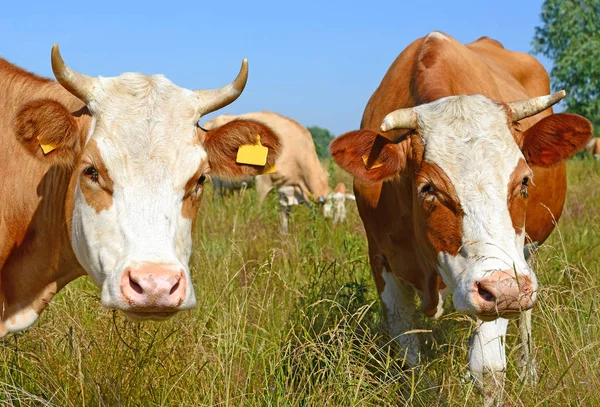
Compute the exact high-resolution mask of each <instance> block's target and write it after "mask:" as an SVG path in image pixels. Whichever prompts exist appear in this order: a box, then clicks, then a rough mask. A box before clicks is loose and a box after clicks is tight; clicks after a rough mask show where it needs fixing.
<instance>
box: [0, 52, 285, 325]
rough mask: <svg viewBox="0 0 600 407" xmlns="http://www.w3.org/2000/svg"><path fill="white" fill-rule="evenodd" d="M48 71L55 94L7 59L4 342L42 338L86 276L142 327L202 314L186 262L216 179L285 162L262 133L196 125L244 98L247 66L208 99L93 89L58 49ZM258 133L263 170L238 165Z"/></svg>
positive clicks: (1, 217) (0, 242) (0, 268)
mask: <svg viewBox="0 0 600 407" xmlns="http://www.w3.org/2000/svg"><path fill="white" fill-rule="evenodd" d="M51 63H52V70H53V72H54V76H55V77H56V79H57V81H58V83H57V82H56V81H53V80H50V79H46V78H42V77H39V76H36V75H34V74H32V73H29V72H27V71H25V70H23V69H21V68H19V67H17V66H15V65H13V64H11V63H9V62H7V61H6V60H4V59H0V95H2V97H1V98H0V140H1V145H2V151H1V152H0V191H1V193H2V198H1V199H2V204H1V205H0V276H1V284H0V302H1V307H2V312H1V314H0V335H5V334H7V333H9V332H15V331H20V330H23V329H26V328H27V327H29V326H31V325H32V324H33V323H34V322H35V321H36V320H37V319H38V317H39V315H40V313H41V312H42V311H43V310H44V309H45V308H46V307H47V305H48V302H49V301H50V300H51V298H52V297H53V296H54V295H55V294H56V293H57V292H58V291H59V290H60V289H61V288H63V287H64V286H65V285H66V284H68V283H69V282H70V281H72V280H73V279H75V278H77V277H79V276H82V275H84V274H87V275H88V276H89V277H91V279H92V280H93V281H94V283H95V284H96V285H97V286H98V287H99V289H100V292H101V295H100V297H101V303H102V304H103V305H104V306H106V307H109V308H112V309H117V310H120V311H122V312H123V313H124V314H125V315H126V316H127V317H128V318H130V319H132V320H136V321H143V320H159V321H160V320H164V319H166V318H168V317H170V316H172V315H174V314H175V313H177V312H178V311H181V310H185V309H189V308H192V307H194V305H195V303H196V299H195V294H194V290H193V286H192V281H191V279H190V268H189V265H188V262H189V259H190V254H191V252H192V236H193V235H194V222H195V218H196V213H197V211H198V208H199V205H200V201H201V198H202V191H203V188H204V181H205V179H206V178H207V176H208V175H209V173H212V174H217V175H219V176H221V177H224V178H228V179H229V178H231V179H236V178H242V177H249V176H255V175H257V174H260V173H261V172H262V171H263V170H264V168H267V167H270V166H272V165H274V163H275V160H276V157H277V154H278V152H279V149H280V143H279V140H278V138H277V135H276V134H275V133H273V131H271V130H270V129H269V128H268V127H266V126H264V125H263V124H261V123H258V122H254V121H248V120H247V121H242V120H241V121H236V122H234V123H231V124H229V125H225V126H222V127H220V128H218V129H215V130H213V131H204V130H202V129H200V128H199V126H198V122H199V119H200V117H202V116H203V115H205V114H207V113H210V112H212V111H215V110H217V109H220V108H222V107H224V106H226V105H228V104H230V103H231V102H233V101H234V100H236V99H237V98H238V96H239V95H240V94H241V93H242V91H243V89H244V87H245V85H246V81H247V78H248V63H247V61H246V60H245V59H244V60H243V61H242V66H241V69H240V72H239V74H238V76H237V77H236V79H235V80H234V81H233V82H232V83H230V84H229V85H227V86H225V87H223V88H219V89H210V90H188V89H184V88H180V87H178V86H176V85H174V84H173V83H172V82H171V81H169V80H168V79H167V78H165V77H164V76H162V75H153V76H146V75H142V74H139V73H124V74H122V75H120V76H117V77H91V76H87V75H85V74H82V73H78V72H76V71H74V70H72V69H71V68H69V66H67V64H65V62H64V60H63V58H62V56H61V54H60V51H59V48H58V45H56V44H55V45H54V46H53V48H52V52H51ZM257 134H260V135H261V136H262V138H261V142H262V145H263V146H264V147H265V148H267V149H268V152H267V158H266V164H265V165H264V166H261V165H252V163H246V164H238V163H236V156H237V150H238V147H239V146H240V145H244V144H253V143H255V142H256V135H257Z"/></svg>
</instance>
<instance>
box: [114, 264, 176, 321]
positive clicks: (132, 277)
mask: <svg viewBox="0 0 600 407" xmlns="http://www.w3.org/2000/svg"><path fill="white" fill-rule="evenodd" d="M185 286H186V278H185V273H184V271H183V270H181V269H173V268H172V267H169V266H167V265H163V264H150V265H145V266H143V267H139V268H132V267H130V268H127V269H126V270H125V271H124V272H123V275H122V277H121V292H122V293H123V296H124V297H125V299H126V300H127V301H128V302H129V305H130V306H131V307H132V308H142V309H151V310H164V309H172V308H177V307H178V306H179V305H180V304H181V303H182V302H183V299H184V297H185V288H186V287H185Z"/></svg>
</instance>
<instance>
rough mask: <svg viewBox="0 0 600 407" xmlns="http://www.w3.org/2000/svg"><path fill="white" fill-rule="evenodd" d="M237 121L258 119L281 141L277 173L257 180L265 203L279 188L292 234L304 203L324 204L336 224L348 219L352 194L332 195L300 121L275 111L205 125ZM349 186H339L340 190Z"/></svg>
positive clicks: (284, 222)
mask: <svg viewBox="0 0 600 407" xmlns="http://www.w3.org/2000/svg"><path fill="white" fill-rule="evenodd" d="M237 119H249V120H256V121H258V122H261V123H264V124H266V125H267V126H269V127H270V128H272V129H273V130H274V131H275V132H276V133H277V135H278V136H279V138H280V140H281V146H282V151H281V156H280V157H279V158H278V159H277V165H276V167H277V168H276V171H275V172H274V173H271V174H263V175H259V176H257V177H256V189H257V191H258V198H259V201H260V202H261V203H262V202H263V201H264V199H265V198H266V197H267V195H268V194H269V192H270V191H271V190H272V189H273V188H277V192H278V195H279V203H280V208H281V209H280V213H281V225H282V231H283V232H284V233H287V232H288V229H289V228H288V224H289V214H290V208H291V207H292V206H295V205H299V204H301V203H309V202H313V201H318V202H319V203H321V204H324V213H325V216H328V217H333V219H334V222H339V221H343V220H344V219H345V217H346V210H345V207H344V202H345V199H353V198H354V197H353V196H352V195H350V194H345V193H342V194H341V193H338V194H335V193H332V192H331V190H330V188H329V184H328V181H327V174H326V173H325V171H324V170H323V167H322V166H321V163H320V161H319V157H318V156H317V151H316V149H315V144H314V142H313V139H312V136H311V134H310V132H309V131H308V130H307V129H306V128H305V127H304V126H302V125H301V124H300V123H298V122H297V121H295V120H293V119H290V118H289V117H285V116H282V115H280V114H277V113H273V112H267V111H265V112H255V113H245V114H243V115H239V116H234V115H230V114H225V115H221V116H218V117H215V118H214V119H211V120H209V121H207V122H206V123H204V124H203V125H202V126H203V127H204V128H206V129H209V130H210V129H215V128H217V127H219V126H223V125H225V124H227V123H231V122H232V121H234V120H237ZM341 188H343V189H344V190H345V187H344V186H343V184H341V185H340V184H338V185H337V186H336V190H341Z"/></svg>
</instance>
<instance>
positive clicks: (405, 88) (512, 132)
mask: <svg viewBox="0 0 600 407" xmlns="http://www.w3.org/2000/svg"><path fill="white" fill-rule="evenodd" d="M549 92H550V87H549V81H548V75H547V74H546V72H545V71H544V69H543V67H542V66H541V65H540V64H539V63H538V62H537V61H536V60H535V59H534V58H533V57H531V56H529V55H526V54H521V53H516V52H511V51H508V50H505V49H504V48H503V47H502V45H501V44H500V43H499V42H497V41H495V40H491V39H489V38H485V37H484V38H481V39H479V40H477V41H475V42H473V43H470V44H467V45H462V44H460V43H459V42H457V41H456V40H455V39H453V38H452V37H450V36H448V35H445V34H442V33H440V32H433V33H431V34H429V35H428V36H426V37H424V38H420V39H418V40H416V41H415V42H413V43H412V44H410V45H409V46H408V47H407V48H406V49H405V50H404V51H403V52H402V53H401V54H400V55H399V56H398V58H397V59H396V60H395V61H394V63H393V64H392V66H391V67H390V68H389V70H388V72H387V74H386V75H385V77H384V78H383V80H382V81H381V84H380V86H379V88H378V89H377V90H376V91H375V93H374V94H373V96H372V97H371V99H370V100H369V103H368V104H367V107H366V108H365V112H364V115H363V118H362V123H361V130H359V131H354V132H350V133H347V134H345V135H343V136H341V137H339V138H338V139H336V140H334V142H333V143H332V144H331V148H330V150H331V154H332V156H333V158H334V160H335V161H336V162H337V163H338V164H339V165H340V166H342V167H343V168H345V169H346V170H347V171H349V172H350V173H351V174H352V175H354V176H355V183H354V190H355V194H356V202H357V205H358V209H359V212H360V216H361V218H362V220H363V223H364V226H365V230H366V233H367V238H368V243H369V257H370V262H371V267H372V269H373V274H374V278H375V283H376V286H377V289H378V292H379V295H380V298H381V302H382V306H383V309H384V311H385V314H386V319H387V324H388V327H389V331H390V333H391V335H392V336H393V337H395V338H396V339H397V340H398V342H399V343H400V344H401V345H402V346H403V348H404V349H405V350H406V357H407V361H408V362H409V363H410V364H412V365H415V364H417V363H418V361H419V352H418V341H417V338H416V337H415V336H414V335H410V334H404V332H406V331H408V330H410V329H411V327H412V326H411V324H412V317H413V314H414V311H415V306H416V305H415V301H414V295H415V293H418V295H419V297H420V299H421V309H422V310H423V312H424V313H425V314H426V315H428V316H430V317H437V316H439V315H441V313H442V312H443V309H442V303H443V301H444V298H445V297H446V296H447V295H448V294H449V293H450V292H453V303H454V306H455V308H456V309H457V310H458V311H459V312H463V313H468V314H473V315H475V316H476V317H477V318H478V321H477V325H476V328H475V330H474V333H473V336H472V338H471V343H470V352H469V366H470V369H471V372H472V374H473V375H474V377H475V379H476V383H477V385H478V387H479V388H480V390H481V391H482V394H483V396H484V404H485V405H491V404H493V403H494V402H496V401H499V399H500V398H501V393H502V388H503V383H504V375H505V370H506V357H505V351H504V336H505V334H506V328H507V320H506V319H505V318H508V317H514V316H517V315H519V314H520V312H521V311H525V310H530V309H531V308H532V307H533V306H534V304H535V301H536V297H537V279H536V277H535V274H534V273H533V270H531V268H530V267H529V265H528V264H527V262H526V256H525V253H524V251H525V247H524V245H525V243H526V240H525V234H526V233H527V236H528V239H527V242H531V243H535V244H541V243H542V242H543V241H544V240H545V239H546V238H547V237H548V235H549V234H550V232H551V231H552V229H553V228H554V225H555V221H556V220H557V219H558V218H559V217H560V214H561V211H562V208H563V204H564V199H565V193H566V174H565V166H564V163H562V161H563V160H564V159H566V158H567V157H569V156H570V155H572V154H573V153H575V152H576V151H578V150H579V149H580V148H581V147H582V146H583V145H584V144H585V143H586V142H587V140H588V139H589V137H590V136H591V134H592V127H591V124H590V123H589V122H588V121H587V120H585V119H584V118H582V117H580V116H577V115H573V114H557V115H552V112H551V110H550V109H548V107H550V106H551V105H552V104H553V103H556V102H557V101H558V100H560V98H562V97H563V96H564V92H559V93H558V94H554V95H551V96H543V97H538V98H532V97H535V96H540V95H546V94H548V93H549ZM465 95H471V96H465ZM514 101H519V102H514ZM508 102H510V103H508ZM538 113H539V114H538ZM383 133H385V135H383ZM530 318H531V314H530V312H527V313H525V315H524V317H523V318H522V327H523V329H522V331H521V334H522V339H523V342H524V343H523V346H522V350H521V356H522V357H521V363H522V366H523V369H525V368H526V367H527V366H531V367H533V366H532V365H531V364H530V362H529V349H530V347H531V342H530V336H531V326H530V325H531V320H530ZM530 371H531V372H534V369H531V370H530Z"/></svg>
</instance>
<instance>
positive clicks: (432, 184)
mask: <svg viewBox="0 0 600 407" xmlns="http://www.w3.org/2000/svg"><path fill="white" fill-rule="evenodd" d="M415 187H416V188H415V189H416V193H415V205H414V210H415V212H414V215H413V216H414V217H415V219H414V222H415V225H416V226H417V227H416V228H415V229H416V236H417V237H418V238H419V237H420V239H419V240H421V242H419V243H420V244H423V243H426V245H427V246H428V247H431V248H432V249H433V251H434V252H435V253H432V254H433V255H434V257H433V258H432V259H431V260H432V263H433V264H437V253H442V252H444V253H449V254H451V255H453V256H455V255H457V254H458V252H459V250H460V247H461V245H462V224H463V216H464V214H463V211H462V208H461V205H460V201H459V199H458V196H457V195H456V190H455V189H454V185H453V184H452V182H451V181H450V179H449V178H448V176H447V175H446V173H445V172H444V171H443V170H442V169H441V168H440V167H439V166H438V165H437V164H434V163H431V162H428V161H423V162H422V164H421V168H420V170H419V172H418V174H417V176H416V179H415ZM421 247H423V246H421ZM428 251H430V250H428Z"/></svg>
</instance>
